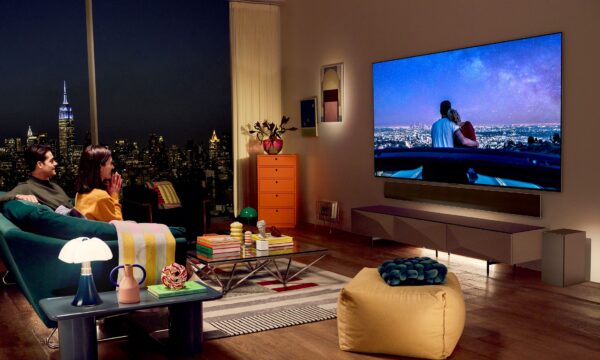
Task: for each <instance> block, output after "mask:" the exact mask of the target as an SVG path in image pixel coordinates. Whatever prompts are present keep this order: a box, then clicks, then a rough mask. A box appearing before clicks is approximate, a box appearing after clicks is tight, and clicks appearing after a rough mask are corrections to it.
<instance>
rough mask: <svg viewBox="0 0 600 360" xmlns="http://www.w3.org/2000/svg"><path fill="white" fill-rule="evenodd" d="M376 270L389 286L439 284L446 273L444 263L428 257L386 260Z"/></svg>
mask: <svg viewBox="0 0 600 360" xmlns="http://www.w3.org/2000/svg"><path fill="white" fill-rule="evenodd" d="M377 270H379V274H380V275H381V277H382V278H383V280H384V281H385V282H386V283H387V284H388V285H390V286H398V285H433V284H441V283H443V282H444V280H446V274H447V273H448V269H447V268H446V266H445V265H444V264H440V263H438V262H437V261H436V260H433V259H430V258H428V257H414V258H406V259H405V258H397V259H394V260H386V261H384V262H383V263H382V264H381V265H379V267H378V268H377Z"/></svg>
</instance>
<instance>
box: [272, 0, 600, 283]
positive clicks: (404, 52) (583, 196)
mask: <svg viewBox="0 0 600 360" xmlns="http://www.w3.org/2000/svg"><path fill="white" fill-rule="evenodd" d="M281 9H282V18H281V20H282V21H281V24H282V42H283V107H282V108H283V113H284V114H286V115H288V116H290V117H291V118H292V119H293V123H294V125H298V126H299V120H298V119H299V113H300V110H299V108H300V106H299V101H300V99H302V98H305V97H308V96H315V95H318V93H319V69H320V67H321V66H322V65H326V64H332V63H337V62H343V63H344V82H345V86H344V90H345V104H344V113H343V115H344V118H343V122H341V123H327V124H323V123H320V124H319V136H318V137H317V138H302V137H301V136H300V134H299V133H289V134H286V139H287V140H286V145H285V149H284V150H285V152H286V153H298V154H300V159H301V162H300V173H301V178H300V184H301V192H300V198H301V204H300V213H299V217H300V219H301V220H304V221H305V222H310V223H314V222H315V203H316V201H317V200H318V199H324V198H326V199H334V200H338V201H340V205H341V208H342V210H343V213H344V218H343V224H342V225H341V227H343V228H344V229H346V230H349V229H350V210H351V208H352V207H357V206H364V205H372V204H387V205H395V206H407V207H412V208H418V209H423V210H432V211H439V212H444V213H454V214H461V215H466V216H477V217H481V218H487V219H493V220H502V221H514V222H521V223H528V224H532V225H543V226H546V227H548V228H552V229H556V228H563V227H564V228H572V229H580V230H585V231H587V236H588V237H589V238H591V239H592V241H591V280H592V281H596V282H600V184H599V182H598V177H599V176H600V161H598V158H597V157H598V154H599V151H597V150H595V149H594V148H593V147H592V144H594V143H595V141H597V139H598V134H600V119H599V117H600V112H599V111H598V110H596V105H597V104H598V96H599V93H598V90H597V89H598V86H599V85H598V84H600V70H598V67H599V66H600V22H598V21H597V17H598V14H600V1H595V0H571V1H562V0H529V1H526V2H523V1H521V0H504V1H494V2H492V1H478V0H452V1H432V0H406V1H397V0H373V1H363V0H344V1H335V0H287V1H286V2H284V3H283V5H282V6H281ZM559 31H562V32H563V114H562V120H563V135H564V137H563V190H562V192H561V193H543V195H542V213H543V216H542V218H540V219H538V218H530V217H524V216H512V215H507V214H499V213H493V212H484V211H477V210H469V209H462V208H457V207H447V206H439V205H433V204H423V203H409V202H402V201H398V200H391V199H385V198H384V197H383V183H384V180H383V179H378V178H375V177H374V176H373V144H372V141H373V115H372V94H371V64H372V63H373V62H375V61H381V60H388V59H393V58H400V57H406V56H412V55H420V54H426V53H431V52H438V51H443V50H450V49H455V48H461V47H466V46H473V45H480V44H485V43H490V42H497V41H503V40H510V39H516V38H522V37H527V36H534V35H541V34H547V33H552V32H559ZM588 261H589V259H588Z"/></svg>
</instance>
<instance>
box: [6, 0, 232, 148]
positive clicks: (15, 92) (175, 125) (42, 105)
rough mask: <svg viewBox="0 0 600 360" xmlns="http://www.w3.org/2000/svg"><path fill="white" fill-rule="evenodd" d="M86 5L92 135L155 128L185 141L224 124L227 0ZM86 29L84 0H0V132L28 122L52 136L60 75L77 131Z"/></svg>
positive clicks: (105, 139)
mask: <svg viewBox="0 0 600 360" xmlns="http://www.w3.org/2000/svg"><path fill="white" fill-rule="evenodd" d="M93 12H94V47H95V63H96V92H97V96H96V100H97V107H98V135H99V141H100V143H102V144H110V143H112V142H113V141H114V140H115V139H117V138H120V137H121V136H122V135H123V134H127V137H128V138H129V139H132V140H134V141H137V142H138V143H143V142H145V141H147V138H148V136H149V134H152V133H160V134H161V135H162V136H163V137H164V138H165V139H167V140H168V142H169V143H170V144H176V145H177V146H179V147H183V146H184V145H185V144H186V143H187V142H188V140H190V139H207V138H210V136H211V134H212V131H213V130H216V131H217V133H218V134H226V133H229V132H231V85H230V74H229V71H230V70H229V17H228V4H227V2H221V1H193V0H182V1H178V2H176V3H173V2H169V1H164V0H147V1H127V2H120V1H117V0H105V1H101V2H100V1H97V2H94V4H93ZM85 34H86V28H85V2H81V1H77V0H57V1H52V2H47V1H43V0H32V1H27V2H17V1H7V2H0V46H1V47H2V49H3V57H2V59H1V60H0V78H2V79H3V81H2V83H1V84H0V95H1V96H0V121H2V123H3V128H2V130H0V138H16V137H23V136H24V132H23V128H24V129H25V130H27V127H28V126H31V128H32V129H33V131H34V132H47V135H48V137H51V138H57V137H58V136H59V135H58V129H57V128H56V127H55V126H54V124H55V122H56V103H57V102H58V101H62V99H63V94H62V91H57V90H58V89H60V90H62V87H63V81H66V82H67V84H68V89H69V105H70V106H71V107H72V109H73V111H74V112H75V113H76V118H75V133H74V138H75V140H76V142H78V143H80V144H81V143H82V142H83V141H84V140H85V136H86V133H87V132H89V129H90V115H89V113H90V106H89V89H88V73H87V53H86V46H87V43H86V36H85ZM24 44H26V46H24ZM49 124H50V125H49Z"/></svg>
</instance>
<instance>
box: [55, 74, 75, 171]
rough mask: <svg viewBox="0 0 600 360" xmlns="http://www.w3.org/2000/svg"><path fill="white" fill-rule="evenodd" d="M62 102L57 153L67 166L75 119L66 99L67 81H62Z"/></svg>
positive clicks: (73, 135) (70, 156) (70, 153)
mask: <svg viewBox="0 0 600 360" xmlns="http://www.w3.org/2000/svg"><path fill="white" fill-rule="evenodd" d="M63 88H64V94H63V103H62V105H61V106H60V107H59V108H58V154H59V156H60V159H61V162H62V163H63V164H64V165H65V166H66V167H68V166H69V165H70V164H71V162H72V160H73V159H72V157H73V146H74V145H75V121H74V120H73V109H72V108H71V106H70V105H69V101H68V100H67V82H66V81H65V82H64V83H63Z"/></svg>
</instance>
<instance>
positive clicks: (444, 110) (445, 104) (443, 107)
mask: <svg viewBox="0 0 600 360" xmlns="http://www.w3.org/2000/svg"><path fill="white" fill-rule="evenodd" d="M451 108H452V104H450V100H444V101H442V102H441V103H440V114H441V115H442V117H443V118H444V117H448V110H450V109H451Z"/></svg>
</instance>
